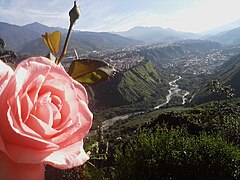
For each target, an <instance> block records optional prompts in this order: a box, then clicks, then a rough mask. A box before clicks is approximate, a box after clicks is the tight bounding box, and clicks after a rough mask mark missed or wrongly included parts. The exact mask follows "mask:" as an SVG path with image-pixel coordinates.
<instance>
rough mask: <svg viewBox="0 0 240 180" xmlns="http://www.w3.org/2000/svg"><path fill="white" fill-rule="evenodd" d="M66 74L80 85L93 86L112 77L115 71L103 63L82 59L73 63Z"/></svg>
mask: <svg viewBox="0 0 240 180" xmlns="http://www.w3.org/2000/svg"><path fill="white" fill-rule="evenodd" d="M68 73H69V75H70V76H72V78H73V79H75V80H77V81H78V82H80V83H83V84H84V83H85V84H94V83H97V82H99V81H103V80H105V79H107V78H109V77H111V76H113V75H114V74H115V73H116V70H115V69H114V68H113V67H112V66H110V65H109V64H108V63H106V62H105V61H100V60H89V59H82V60H76V61H73V62H72V64H71V66H70V68H69V71H68Z"/></svg>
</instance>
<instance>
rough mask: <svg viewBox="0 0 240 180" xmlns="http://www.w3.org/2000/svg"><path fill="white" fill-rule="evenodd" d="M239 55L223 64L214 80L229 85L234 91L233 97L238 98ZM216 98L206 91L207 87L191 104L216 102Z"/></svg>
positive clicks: (239, 91) (201, 90)
mask: <svg viewBox="0 0 240 180" xmlns="http://www.w3.org/2000/svg"><path fill="white" fill-rule="evenodd" d="M239 77H240V54H239V55H237V56H234V57H232V58H230V60H228V61H227V62H225V63H224V64H223V65H222V66H221V68H220V69H219V70H218V72H217V74H216V75H215V78H214V79H218V80H219V82H220V83H221V84H223V85H230V86H231V87H232V88H233V89H234V94H235V97H240V83H239ZM216 99H217V96H216V95H214V94H212V93H210V92H209V91H208V88H207V86H205V87H203V88H202V89H200V90H199V91H198V92H197V93H196V95H195V96H194V99H193V100H192V104H200V103H205V102H209V101H213V100H216Z"/></svg>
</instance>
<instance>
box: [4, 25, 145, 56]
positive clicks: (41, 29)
mask: <svg viewBox="0 0 240 180" xmlns="http://www.w3.org/2000/svg"><path fill="white" fill-rule="evenodd" d="M56 30H59V31H61V32H62V37H63V38H64V39H65V37H66V33H67V30H66V29H63V28H58V27H48V26H46V25H43V24H40V23H36V22H35V23H32V24H28V25H25V26H17V25H12V24H8V23H4V22H0V38H1V39H3V40H4V41H5V42H6V45H7V47H6V49H10V50H13V51H16V52H21V53H31V54H32V55H43V54H47V53H48V52H49V50H48V49H47V48H46V47H45V46H44V44H43V41H42V38H41V35H43V34H45V32H48V33H51V32H53V31H56ZM63 38H62V39H63ZM63 43H64V42H63V40H62V41H61V46H63ZM139 44H142V42H140V41H136V40H132V39H127V38H125V37H122V36H119V35H117V34H111V33H107V32H102V33H96V32H86V31H73V32H72V34H71V41H70V46H69V49H71V48H76V49H77V50H78V51H80V52H86V51H94V50H95V51H98V50H107V49H114V48H125V47H128V46H133V45H139Z"/></svg>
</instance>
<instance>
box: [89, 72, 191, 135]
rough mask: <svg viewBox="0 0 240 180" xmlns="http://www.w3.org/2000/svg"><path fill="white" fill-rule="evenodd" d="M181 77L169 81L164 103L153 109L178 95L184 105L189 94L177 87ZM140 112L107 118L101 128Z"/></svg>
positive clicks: (162, 105)
mask: <svg viewBox="0 0 240 180" xmlns="http://www.w3.org/2000/svg"><path fill="white" fill-rule="evenodd" d="M181 78H182V77H181V76H177V78H176V79H174V80H173V81H170V82H169V85H170V89H169V90H168V95H167V96H166V101H165V102H164V103H162V104H160V105H158V106H156V107H154V108H153V110H157V109H159V108H161V107H164V106H166V105H167V104H168V103H169V102H170V100H171V99H172V97H173V96H180V97H181V98H182V105H184V104H185V103H186V101H187V98H186V96H187V95H188V94H189V92H188V91H186V90H182V89H180V88H179V85H178V84H177V81H179V80H180V79H181ZM142 113H145V112H143V111H141V112H135V113H129V114H124V115H120V116H116V117H113V118H111V119H107V120H105V121H103V122H102V127H103V130H107V129H108V128H109V127H111V126H112V125H113V124H114V123H115V122H117V121H119V120H124V119H128V118H129V117H130V116H132V115H137V114H142ZM96 133H97V130H93V131H91V132H90V135H89V136H91V135H93V134H96Z"/></svg>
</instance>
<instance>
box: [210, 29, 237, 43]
mask: <svg viewBox="0 0 240 180" xmlns="http://www.w3.org/2000/svg"><path fill="white" fill-rule="evenodd" d="M208 39H209V40H211V41H215V42H218V43H221V44H223V45H235V44H239V43H240V27H238V28H235V29H232V30H230V31H226V32H221V33H219V34H217V35H215V36H211V37H209V38H208Z"/></svg>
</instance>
